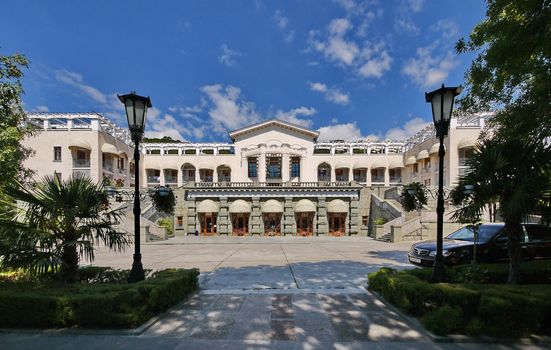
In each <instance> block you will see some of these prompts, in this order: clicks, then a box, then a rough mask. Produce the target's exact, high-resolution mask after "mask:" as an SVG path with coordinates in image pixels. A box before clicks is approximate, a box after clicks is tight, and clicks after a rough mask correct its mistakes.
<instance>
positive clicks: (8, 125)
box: [0, 54, 31, 200]
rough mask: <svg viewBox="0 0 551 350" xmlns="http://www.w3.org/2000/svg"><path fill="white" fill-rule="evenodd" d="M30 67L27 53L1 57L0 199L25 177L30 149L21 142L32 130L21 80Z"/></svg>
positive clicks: (4, 197) (4, 198)
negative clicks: (27, 115) (27, 123)
mask: <svg viewBox="0 0 551 350" xmlns="http://www.w3.org/2000/svg"><path fill="white" fill-rule="evenodd" d="M27 66H28V61H27V59H26V58H25V56H22V55H19V54H15V55H11V56H0V200H6V199H7V198H6V194H5V191H6V188H7V187H8V186H10V185H11V184H13V183H14V182H15V181H17V180H21V179H23V178H25V177H26V176H25V175H28V170H27V171H26V170H24V169H23V165H22V163H23V160H25V158H27V157H28V156H29V154H30V153H31V151H30V150H29V149H26V148H24V147H23V146H22V145H21V143H20V141H21V140H22V139H23V138H24V137H25V136H27V135H29V134H30V133H31V129H30V128H28V127H26V126H25V119H26V117H25V113H24V112H23V108H22V107H21V95H22V94H23V88H22V86H21V81H20V79H21V78H22V77H23V71H22V69H23V68H26V67H27Z"/></svg>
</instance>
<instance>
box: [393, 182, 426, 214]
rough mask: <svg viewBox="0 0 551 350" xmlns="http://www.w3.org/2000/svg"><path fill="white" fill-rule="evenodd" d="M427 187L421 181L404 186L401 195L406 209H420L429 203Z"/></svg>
mask: <svg viewBox="0 0 551 350" xmlns="http://www.w3.org/2000/svg"><path fill="white" fill-rule="evenodd" d="M426 192H427V189H426V187H425V185H423V184H422V183H419V182H412V183H410V184H408V185H405V186H404V187H403V188H402V192H401V194H400V197H401V199H402V206H403V207H404V210H405V211H412V210H420V209H422V208H423V206H424V205H427V194H426Z"/></svg>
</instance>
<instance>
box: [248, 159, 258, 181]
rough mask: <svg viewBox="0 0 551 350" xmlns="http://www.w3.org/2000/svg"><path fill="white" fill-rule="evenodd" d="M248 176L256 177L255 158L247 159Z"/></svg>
mask: <svg viewBox="0 0 551 350" xmlns="http://www.w3.org/2000/svg"><path fill="white" fill-rule="evenodd" d="M247 163H248V170H249V171H248V175H249V177H258V171H257V164H256V158H248V159H247Z"/></svg>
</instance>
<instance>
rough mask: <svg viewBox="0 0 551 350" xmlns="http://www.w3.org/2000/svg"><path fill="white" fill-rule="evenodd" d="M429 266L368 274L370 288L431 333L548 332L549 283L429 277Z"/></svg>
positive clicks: (501, 334) (514, 334) (496, 334)
mask: <svg viewBox="0 0 551 350" xmlns="http://www.w3.org/2000/svg"><path fill="white" fill-rule="evenodd" d="M430 272H431V269H415V270H407V271H396V270H393V269H389V268H382V269H380V270H379V271H377V272H374V273H371V274H369V289H371V290H374V291H377V292H378V293H380V294H381V295H382V296H383V297H384V298H385V299H386V300H387V301H388V302H390V303H391V304H393V305H395V306H397V307H398V308H399V309H401V310H403V311H405V312H406V313H408V314H410V315H413V316H415V317H417V318H419V319H420V321H421V322H422V323H423V324H424V326H425V327H426V328H427V329H429V330H431V331H432V332H434V333H435V334H439V335H445V334H457V333H461V334H468V335H489V336H494V337H504V336H505V337H521V336H525V335H530V334H543V335H551V285H541V284H539V285H536V284H532V285H517V286H511V285H496V284H472V283H457V284H451V283H430V282H428V281H426V280H423V278H425V277H427V276H428V275H430Z"/></svg>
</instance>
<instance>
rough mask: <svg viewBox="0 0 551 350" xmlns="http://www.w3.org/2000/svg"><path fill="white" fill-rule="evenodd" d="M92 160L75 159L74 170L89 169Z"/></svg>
mask: <svg viewBox="0 0 551 350" xmlns="http://www.w3.org/2000/svg"><path fill="white" fill-rule="evenodd" d="M89 167H90V159H73V168H89Z"/></svg>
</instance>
